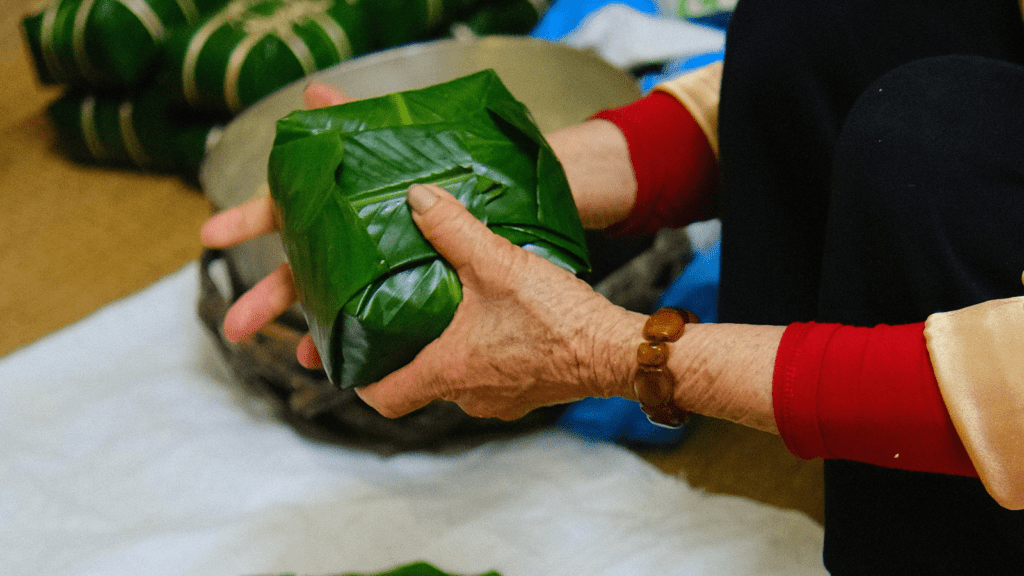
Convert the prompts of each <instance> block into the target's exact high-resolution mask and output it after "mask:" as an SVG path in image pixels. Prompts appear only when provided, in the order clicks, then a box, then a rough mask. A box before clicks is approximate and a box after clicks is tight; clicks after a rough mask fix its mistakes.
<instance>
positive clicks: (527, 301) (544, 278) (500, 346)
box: [357, 185, 635, 419]
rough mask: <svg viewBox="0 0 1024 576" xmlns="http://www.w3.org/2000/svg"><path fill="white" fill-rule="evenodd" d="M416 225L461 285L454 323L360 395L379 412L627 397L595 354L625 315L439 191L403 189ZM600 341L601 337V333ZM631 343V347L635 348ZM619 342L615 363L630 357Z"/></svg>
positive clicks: (485, 411) (528, 406) (515, 409)
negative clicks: (441, 403)
mask: <svg viewBox="0 0 1024 576" xmlns="http://www.w3.org/2000/svg"><path fill="white" fill-rule="evenodd" d="M407 201H408V203H409V205H410V206H411V207H412V209H413V220H414V221H415V222H416V225H417V226H419V228H420V231H421V232H422V233H423V235H424V236H425V237H426V238H427V240H429V241H430V243H431V244H432V245H433V246H434V248H435V249H436V250H437V251H438V253H439V254H441V256H442V257H443V258H444V259H445V260H447V261H448V263H449V264H451V265H452V267H453V268H454V269H455V270H456V272H457V273H458V275H459V279H460V280H461V282H462V289H463V301H462V302H461V303H460V304H459V307H458V309H457V311H456V313H455V317H454V318H453V320H452V322H451V324H449V326H448V327H447V329H445V331H444V333H442V334H441V336H440V337H439V338H438V339H437V340H435V341H434V342H433V343H431V344H430V345H428V346H427V347H426V348H424V349H423V350H422V351H421V352H420V354H419V355H418V356H417V357H416V358H415V359H414V360H413V361H412V362H411V363H410V364H409V365H407V366H405V367H404V368H401V369H399V370H397V371H396V372H394V373H392V374H391V375H389V376H388V377H386V378H384V379H383V380H381V381H380V382H378V383H376V384H372V385H370V386H368V387H366V388H362V389H359V390H357V393H358V394H359V395H360V397H362V399H363V400H364V401H366V402H367V403H368V404H369V405H371V406H373V407H374V408H376V409H377V410H378V411H380V412H381V413H382V414H384V415H385V416H390V417H397V416H401V415H403V414H406V413H408V412H411V411H412V410H415V409H416V408H419V407H421V406H424V405H425V404H427V403H429V402H430V401H432V400H435V399H445V400H450V401H452V402H455V403H456V404H458V405H459V406H461V407H462V409H463V410H465V411H466V412H467V413H468V414H470V415H472V416H479V417H498V418H504V419H515V418H518V417H521V416H523V415H525V414H526V413H527V412H529V411H530V410H532V409H534V408H538V407H541V406H546V405H551V404H557V403H561V402H567V401H571V400H576V399H579V398H583V397H587V396H611V395H624V394H627V393H628V391H627V390H626V389H624V388H623V389H619V388H620V387H623V386H624V385H625V383H626V381H627V380H628V375H627V374H621V375H616V374H614V373H613V372H614V370H613V367H612V365H611V363H606V362H603V361H601V359H602V358H610V357H611V356H613V355H612V354H610V353H609V354H604V353H602V351H601V350H598V349H596V347H597V346H598V342H606V339H605V338H604V336H605V335H607V333H609V331H611V332H617V331H618V330H616V326H615V325H616V324H617V323H622V322H624V321H626V320H627V317H628V316H629V315H628V313H626V312H625V311H624V310H622V309H619V308H617V307H615V306H614V305H612V304H611V303H609V302H608V301H607V300H605V299H604V298H603V297H602V296H600V295H599V294H597V293H596V292H594V291H593V290H592V289H591V288H590V286H589V285H587V284H586V283H585V282H583V281H582V280H579V279H577V278H576V277H575V276H574V275H573V274H571V273H569V272H567V271H565V270H564V269H562V268H560V267H558V266H556V265H554V264H552V263H551V262H549V261H547V260H545V259H543V258H541V257H539V256H536V255H535V254H532V253H530V252H528V251H526V250H524V249H522V248H520V247H518V246H514V245H513V244H511V243H510V242H509V241H508V240H506V239H505V238H502V237H501V236H498V235H496V234H494V233H493V232H491V231H490V230H489V229H488V228H487V226H486V225H484V224H483V223H482V222H480V221H479V220H477V219H476V218H475V217H474V216H473V215H472V214H470V213H469V212H468V211H467V210H466V209H465V207H463V206H462V204H460V203H459V201H458V200H456V199H455V198H454V197H453V196H452V195H451V194H449V193H448V192H446V191H444V190H442V189H441V188H438V187H436V186H430V185H421V186H413V187H412V188H410V189H409V192H408V200H407ZM599 335H601V337H598V336H599ZM634 346H635V345H634ZM628 355H629V344H628V343H625V342H624V343H623V345H622V347H621V353H618V354H614V356H618V357H620V358H621V357H623V356H625V357H628Z"/></svg>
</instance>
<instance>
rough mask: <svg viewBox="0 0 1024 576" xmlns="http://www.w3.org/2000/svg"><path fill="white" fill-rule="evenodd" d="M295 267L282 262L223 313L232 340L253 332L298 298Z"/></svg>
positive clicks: (242, 338) (225, 332)
mask: <svg viewBox="0 0 1024 576" xmlns="http://www.w3.org/2000/svg"><path fill="white" fill-rule="evenodd" d="M295 299H296V295H295V284H294V282H293V280H292V270H291V268H289V267H288V265H287V264H281V265H280V266H278V267H277V269H276V270H274V271H273V272H271V273H270V274H269V275H268V276H267V277H266V278H264V279H263V280H260V281H259V282H258V283H257V284H256V285H255V286H253V287H252V288H250V289H249V290H248V291H247V292H246V293H245V294H243V295H242V297H241V298H239V299H238V301H236V302H235V303H234V304H233V305H232V306H231V308H230V309H228V313H227V314H226V315H225V316H224V335H225V336H226V337H227V339H228V340H230V341H232V342H238V341H239V340H244V339H245V338H248V337H249V336H252V334H253V333H255V332H256V331H257V330H259V329H260V328H261V327H263V325H264V324H267V323H268V322H270V321H272V320H273V319H275V318H277V317H278V316H280V315H281V314H284V312H285V311H286V310H288V308H289V307H291V305H292V304H293V303H294V302H295Z"/></svg>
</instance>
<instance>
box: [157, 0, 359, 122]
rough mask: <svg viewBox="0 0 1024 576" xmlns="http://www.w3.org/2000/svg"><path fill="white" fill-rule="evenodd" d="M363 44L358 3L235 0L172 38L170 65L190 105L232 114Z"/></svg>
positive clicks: (349, 54)
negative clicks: (185, 31) (199, 23)
mask: <svg viewBox="0 0 1024 576" xmlns="http://www.w3.org/2000/svg"><path fill="white" fill-rule="evenodd" d="M369 48H370V36H369V35H368V30H367V26H366V23H365V16H364V13H363V10H362V8H361V7H360V4H358V3H354V2H353V3H349V2H347V1H346V0H290V1H286V0H233V1H232V2H231V3H229V4H228V5H227V6H225V7H224V8H223V9H221V10H220V11H218V12H217V13H215V14H213V15H212V16H210V17H209V18H208V19H206V20H205V21H204V22H202V23H201V25H200V26H198V27H197V28H196V29H194V30H192V31H190V32H189V33H187V34H182V35H180V36H176V37H174V38H172V39H171V41H170V43H169V47H168V59H169V66H168V68H169V70H170V71H171V72H170V75H171V77H173V78H174V79H175V82H176V84H177V85H178V87H179V89H180V91H181V94H182V96H183V98H184V100H185V101H186V102H187V103H188V105H189V106H190V107H192V108H194V109H197V110H210V111H217V112H224V113H228V114H236V113H238V112H240V111H241V110H242V109H244V108H245V107H247V106H249V105H250V104H252V103H254V102H256V101H257V100H259V99H260V98H262V97H264V96H266V95H267V94H270V93H271V92H273V91H275V90H277V89H278V88H281V87H283V86H285V85H287V84H289V83H291V82H293V81H295V80H298V79H299V78H302V77H303V76H305V75H307V74H310V73H312V72H315V71H317V70H321V69H323V68H327V67H329V66H332V65H334V64H337V63H338V62H341V61H342V60H345V59H348V58H351V57H352V56H356V55H359V54H363V53H365V52H367V51H368V50H369Z"/></svg>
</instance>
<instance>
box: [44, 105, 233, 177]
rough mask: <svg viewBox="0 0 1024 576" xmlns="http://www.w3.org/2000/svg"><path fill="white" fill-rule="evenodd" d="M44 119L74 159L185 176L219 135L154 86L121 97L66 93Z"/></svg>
mask: <svg viewBox="0 0 1024 576" xmlns="http://www.w3.org/2000/svg"><path fill="white" fill-rule="evenodd" d="M47 115H48V117H49V119H50V124H51V125H52V126H53V127H54V131H55V132H56V134H57V141H58V143H59V144H60V147H61V148H62V150H63V151H64V152H65V153H66V154H67V155H68V156H69V157H70V158H72V159H74V160H76V161H79V162H86V163H97V164H102V165H109V166H121V167H129V168H139V169H144V170H154V171H159V172H174V173H182V174H187V175H195V174H196V173H197V172H198V170H199V166H200V164H201V163H202V161H203V157H204V155H205V154H206V150H207V147H208V146H209V145H210V144H211V143H212V140H213V139H215V138H216V136H217V135H218V134H219V133H220V127H219V125H218V124H217V123H216V122H214V121H213V120H208V119H204V118H202V117H197V116H195V115H193V114H192V113H191V112H190V111H188V110H184V109H182V108H180V107H179V106H176V105H175V103H174V102H173V101H172V98H171V97H170V96H169V95H168V94H167V92H166V91H165V90H162V89H160V87H158V86H154V87H152V88H150V89H147V90H144V91H142V92H140V93H138V94H137V95H128V96H124V97H121V96H106V95H103V94H99V95H97V94H93V93H89V92H83V91H80V90H71V91H68V92H67V93H65V94H64V95H63V96H61V97H60V98H58V99H57V100H55V101H54V102H53V103H52V104H50V106H49V108H48V109H47Z"/></svg>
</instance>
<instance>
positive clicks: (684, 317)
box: [644, 307, 696, 342]
mask: <svg viewBox="0 0 1024 576" xmlns="http://www.w3.org/2000/svg"><path fill="white" fill-rule="evenodd" d="M691 317H692V318H693V319H696V316H694V315H693V313H692V312H689V311H687V310H680V309H679V308H672V307H665V308H659V309H658V311H657V312H655V313H654V314H651V316H650V317H649V318H648V319H647V322H646V323H645V324H644V340H648V341H651V342H675V341H676V340H679V338H680V337H682V335H683V330H685V329H686V325H687V324H688V323H690V322H691V321H692V320H691Z"/></svg>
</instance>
